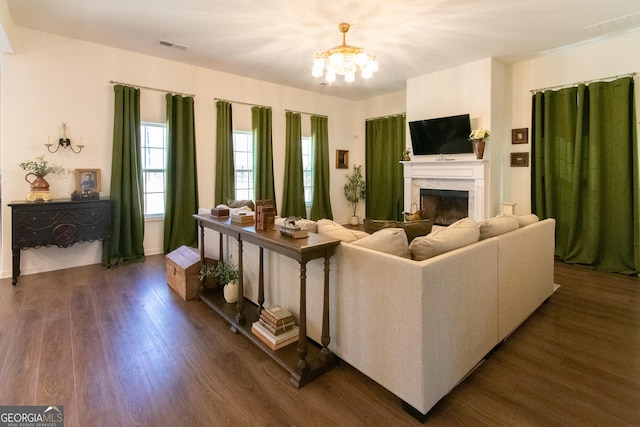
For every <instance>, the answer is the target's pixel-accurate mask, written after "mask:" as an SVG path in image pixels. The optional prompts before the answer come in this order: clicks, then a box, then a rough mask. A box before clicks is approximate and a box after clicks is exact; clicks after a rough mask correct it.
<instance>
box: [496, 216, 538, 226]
mask: <svg viewBox="0 0 640 427" xmlns="http://www.w3.org/2000/svg"><path fill="white" fill-rule="evenodd" d="M498 216H499V217H503V216H508V217H512V218H515V219H517V220H518V224H519V226H520V227H525V226H527V225H531V224H535V223H536V222H538V221H540V218H539V217H538V215H536V214H527V215H509V214H500V215H498Z"/></svg>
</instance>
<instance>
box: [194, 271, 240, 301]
mask: <svg viewBox="0 0 640 427" xmlns="http://www.w3.org/2000/svg"><path fill="white" fill-rule="evenodd" d="M209 276H215V277H217V278H218V280H219V282H220V284H221V285H222V286H224V289H223V291H224V299H225V300H226V301H227V302H228V303H234V302H236V301H237V300H238V268H237V267H236V266H235V265H233V264H231V263H230V262H227V261H223V262H218V263H217V264H204V265H203V266H202V267H201V268H200V280H202V279H204V278H205V277H209Z"/></svg>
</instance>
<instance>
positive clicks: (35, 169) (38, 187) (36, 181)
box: [19, 156, 69, 192]
mask: <svg viewBox="0 0 640 427" xmlns="http://www.w3.org/2000/svg"><path fill="white" fill-rule="evenodd" d="M19 165H20V167H21V168H22V169H24V170H26V171H27V172H28V173H27V174H26V175H25V177H24V179H25V181H27V182H28V183H29V184H31V191H40V192H44V191H49V183H48V182H47V181H46V180H45V179H44V177H45V176H47V175H49V174H62V173H66V172H68V171H69V170H68V169H67V168H65V167H62V166H59V165H53V164H50V163H49V162H48V161H47V160H45V159H44V156H38V157H36V158H35V159H33V160H27V161H26V162H22V163H20V164H19ZM31 175H33V176H34V178H32V180H31V181H29V177H30V176H31Z"/></svg>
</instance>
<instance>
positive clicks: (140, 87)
mask: <svg viewBox="0 0 640 427" xmlns="http://www.w3.org/2000/svg"><path fill="white" fill-rule="evenodd" d="M110 83H111V84H114V85H123V86H129V87H135V88H138V89H148V90H155V91H157V92H165V93H173V94H175V95H182V96H190V97H192V98H195V97H196V96H195V95H193V94H190V93H182V92H176V91H173V90H166V89H158V88H155V87H148V86H140V85H132V84H129V83H122V82H117V81H115V80H111V81H110Z"/></svg>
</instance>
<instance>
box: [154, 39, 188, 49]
mask: <svg viewBox="0 0 640 427" xmlns="http://www.w3.org/2000/svg"><path fill="white" fill-rule="evenodd" d="M158 44H159V45H161V46H167V47H173V48H175V49H180V50H185V49H186V48H187V47H186V46H183V45H181V44H178V43H174V42H170V41H168V40H158Z"/></svg>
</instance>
